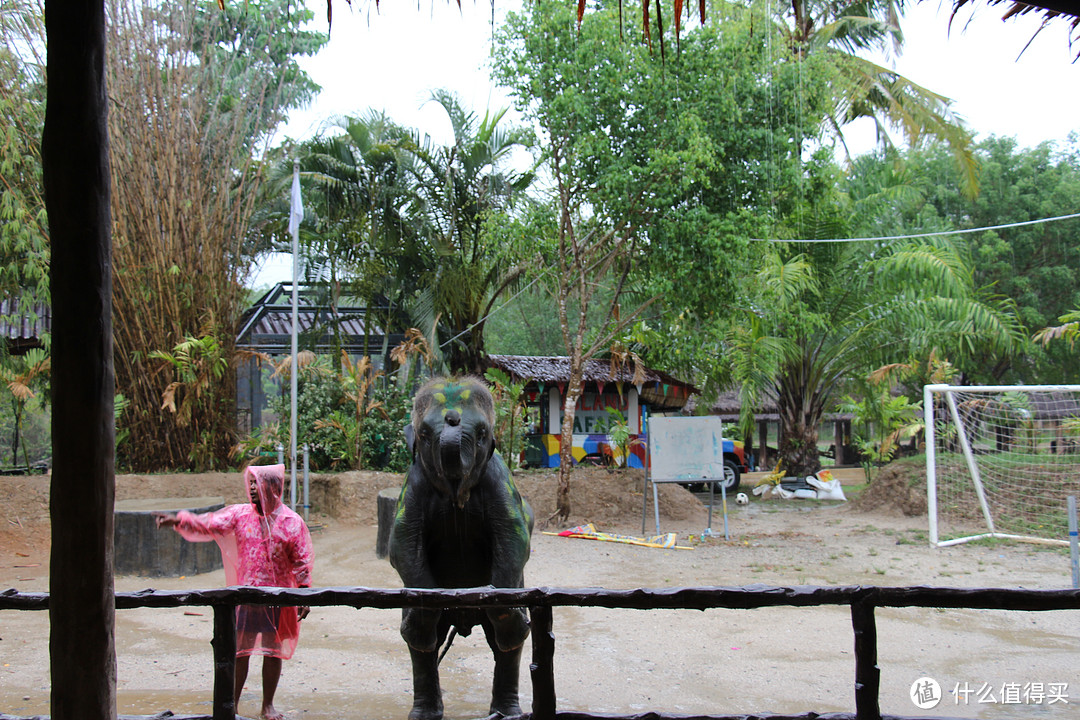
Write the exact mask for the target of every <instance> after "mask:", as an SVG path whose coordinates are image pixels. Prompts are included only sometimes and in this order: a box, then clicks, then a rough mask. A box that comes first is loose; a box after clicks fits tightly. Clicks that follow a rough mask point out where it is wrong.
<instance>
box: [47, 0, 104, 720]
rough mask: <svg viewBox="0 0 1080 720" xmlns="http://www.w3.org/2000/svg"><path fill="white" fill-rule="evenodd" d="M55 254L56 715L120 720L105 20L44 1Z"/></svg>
mask: <svg viewBox="0 0 1080 720" xmlns="http://www.w3.org/2000/svg"><path fill="white" fill-rule="evenodd" d="M45 27H46V31H47V40H48V46H49V54H48V77H49V83H48V90H47V92H48V104H47V111H46V116H45V130H44V133H43V136H42V153H41V155H42V167H43V171H44V186H45V206H46V209H47V210H48V215H49V232H50V240H51V243H52V261H51V269H50V285H51V287H52V312H53V319H52V323H53V324H52V328H53V333H52V338H53V341H52V342H53V344H52V388H53V414H52V417H53V438H54V445H53V472H52V484H51V488H50V502H49V515H50V520H51V522H52V548H51V556H50V572H49V592H50V597H49V620H50V626H51V629H50V635H49V665H50V671H51V683H50V685H51V688H52V689H51V716H52V717H54V718H58V720H67V719H70V718H90V719H94V720H96V719H98V718H100V719H102V720H105V719H107V718H115V717H116V649H115V639H114V628H115V609H114V608H115V600H114V596H113V591H114V586H113V497H114V482H115V480H114V475H113V472H114V467H113V463H114V457H113V453H114V449H115V446H114V438H113V394H114V385H113V366H112V362H113V358H112V353H113V347H112V268H111V263H112V256H111V243H110V223H111V220H110V210H109V194H110V185H109V162H108V153H109V144H108V129H107V124H106V121H107V104H106V89H105V9H104V6H103V3H102V1H101V0H69V1H68V2H60V1H59V0H47V2H46V3H45Z"/></svg>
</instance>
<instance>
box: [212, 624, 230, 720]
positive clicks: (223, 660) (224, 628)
mask: <svg viewBox="0 0 1080 720" xmlns="http://www.w3.org/2000/svg"><path fill="white" fill-rule="evenodd" d="M210 645H211V647H213V648H214V716H213V717H214V720H235V719H236V697H235V695H234V693H235V686H234V682H235V678H236V607H235V606H233V605H215V606H214V638H213V639H212V640H211V641H210Z"/></svg>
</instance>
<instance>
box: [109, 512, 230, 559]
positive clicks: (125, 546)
mask: <svg viewBox="0 0 1080 720" xmlns="http://www.w3.org/2000/svg"><path fill="white" fill-rule="evenodd" d="M223 507H225V503H224V501H223V499H222V498H220V497H197V498H152V499H142V500H120V501H118V502H117V503H116V504H115V506H114V508H115V509H114V517H113V520H114V527H113V546H114V551H113V552H114V560H113V563H114V568H115V572H116V574H117V575H141V576H144V577H179V576H181V575H198V574H199V573H206V572H212V571H214V570H217V569H219V568H221V567H222V561H221V551H220V550H219V549H218V544H217V543H216V542H188V541H187V540H185V539H184V538H182V537H180V534H179V533H178V532H176V531H175V530H172V529H158V527H157V525H156V524H155V521H154V513H155V512H164V513H175V512H179V511H180V510H188V511H190V512H193V513H204V512H210V511H211V510H220V509H221V508H223Z"/></svg>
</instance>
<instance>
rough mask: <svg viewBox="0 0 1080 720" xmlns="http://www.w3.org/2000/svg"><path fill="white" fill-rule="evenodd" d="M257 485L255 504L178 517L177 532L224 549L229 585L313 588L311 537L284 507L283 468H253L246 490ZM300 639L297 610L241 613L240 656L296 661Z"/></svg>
mask: <svg viewBox="0 0 1080 720" xmlns="http://www.w3.org/2000/svg"><path fill="white" fill-rule="evenodd" d="M251 478H254V479H255V488H256V493H257V495H256V497H257V498H258V500H259V507H261V508H263V509H264V510H265V511H264V512H263V513H262V514H260V513H259V511H258V510H257V509H256V503H255V500H254V498H253V499H252V501H251V502H247V503H243V504H238V505H229V506H228V507H225V508H222V509H221V510H215V511H213V512H208V513H203V514H201V515H195V514H193V513H190V512H188V511H186V510H183V511H181V512H179V513H177V514H176V518H177V520H179V521H180V522H179V524H178V525H177V526H176V530H177V532H179V533H180V534H181V535H182V536H183V537H184V538H185V539H187V540H191V541H194V542H205V541H208V540H214V541H216V542H217V544H218V546H219V547H220V548H221V556H222V560H223V561H224V565H225V579H226V582H227V583H228V584H229V585H251V586H255V587H285V588H296V587H309V586H310V585H311V564H312V551H311V534H310V533H309V532H308V528H307V525H305V524H304V521H303V519H302V518H301V517H300V516H299V515H297V514H296V513H295V512H294V511H293V510H292V509H290V508H289V507H287V506H286V505H284V504H283V503H282V501H281V494H282V488H283V487H284V483H285V466H284V465H261V466H251V467H248V468H246V469H245V470H244V490H245V493H247V494H248V495H249V497H251V495H250V493H249V492H248V490H249V487H250V479H251ZM299 637H300V623H299V621H298V620H297V614H296V608H295V607H271V606H267V605H242V606H239V607H237V617H236V654H237V656H243V655H271V656H273V657H278V658H281V659H283V660H288V659H289V658H291V657H292V654H293V651H294V650H295V649H296V643H297V640H298V639H299Z"/></svg>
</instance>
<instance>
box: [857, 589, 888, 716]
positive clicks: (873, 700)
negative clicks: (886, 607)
mask: <svg viewBox="0 0 1080 720" xmlns="http://www.w3.org/2000/svg"><path fill="white" fill-rule="evenodd" d="M851 625H852V627H853V628H854V630H855V718H856V720H881V708H880V707H879V705H878V691H879V689H880V686H881V669H880V668H879V667H878V664H877V622H876V621H875V620H874V606H873V605H872V604H870V603H869V602H866V601H864V600H856V601H854V602H852V603H851Z"/></svg>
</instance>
